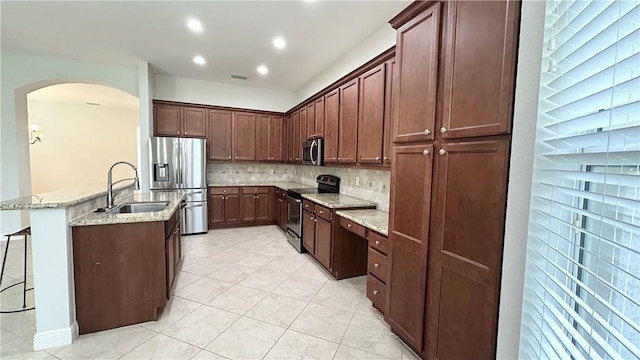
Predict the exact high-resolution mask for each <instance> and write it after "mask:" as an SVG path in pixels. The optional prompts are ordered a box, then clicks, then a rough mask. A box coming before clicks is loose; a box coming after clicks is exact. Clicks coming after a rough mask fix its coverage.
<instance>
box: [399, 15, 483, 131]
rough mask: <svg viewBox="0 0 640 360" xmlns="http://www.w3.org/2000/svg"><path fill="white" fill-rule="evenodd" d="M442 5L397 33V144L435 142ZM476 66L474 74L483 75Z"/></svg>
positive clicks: (403, 26)
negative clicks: (479, 73)
mask: <svg viewBox="0 0 640 360" xmlns="http://www.w3.org/2000/svg"><path fill="white" fill-rule="evenodd" d="M439 36H440V3H435V4H433V5H432V6H430V7H429V8H428V9H426V10H425V11H424V12H423V13H421V14H419V15H417V16H416V17H415V18H414V19H412V20H410V21H409V22H407V23H406V24H404V25H402V26H401V27H400V28H399V29H398V31H397V32H396V44H397V45H396V59H397V61H398V78H397V79H398V87H397V89H396V92H397V100H398V106H397V107H396V114H395V116H394V118H393V119H394V123H393V141H394V142H396V143H403V142H415V141H425V140H433V132H434V126H435V116H436V83H437V77H438V76H437V75H438V38H439ZM481 68H482V67H481V66H480V65H478V66H476V67H475V68H474V69H473V71H475V72H481V70H479V69H481Z"/></svg>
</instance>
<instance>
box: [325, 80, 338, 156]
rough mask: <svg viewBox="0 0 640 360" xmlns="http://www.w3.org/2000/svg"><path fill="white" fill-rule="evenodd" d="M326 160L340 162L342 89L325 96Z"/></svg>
mask: <svg viewBox="0 0 640 360" xmlns="http://www.w3.org/2000/svg"><path fill="white" fill-rule="evenodd" d="M324 109H325V110H324V162H326V163H336V162H338V123H339V122H338V119H339V116H340V89H335V90H333V91H332V92H330V93H328V94H327V95H325V97H324Z"/></svg>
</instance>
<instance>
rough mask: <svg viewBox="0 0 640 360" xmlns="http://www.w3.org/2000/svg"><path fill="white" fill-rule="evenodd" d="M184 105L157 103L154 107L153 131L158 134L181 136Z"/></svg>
mask: <svg viewBox="0 0 640 360" xmlns="http://www.w3.org/2000/svg"><path fill="white" fill-rule="evenodd" d="M181 124H182V107H181V106H178V105H165V104H156V105H155V106H154V107H153V130H154V131H153V133H154V134H155V135H156V136H180V134H181V133H180V128H181Z"/></svg>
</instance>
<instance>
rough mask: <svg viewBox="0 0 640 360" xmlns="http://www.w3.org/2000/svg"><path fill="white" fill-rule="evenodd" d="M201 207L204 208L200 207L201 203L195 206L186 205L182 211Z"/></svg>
mask: <svg viewBox="0 0 640 360" xmlns="http://www.w3.org/2000/svg"><path fill="white" fill-rule="evenodd" d="M202 206H204V205H202V203H200V204H195V205H187V206H185V207H184V209H188V208H194V207H202Z"/></svg>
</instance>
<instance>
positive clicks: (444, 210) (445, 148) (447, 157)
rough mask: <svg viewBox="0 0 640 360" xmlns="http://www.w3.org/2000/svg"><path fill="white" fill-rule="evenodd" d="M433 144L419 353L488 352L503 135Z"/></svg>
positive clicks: (497, 262)
mask: <svg viewBox="0 0 640 360" xmlns="http://www.w3.org/2000/svg"><path fill="white" fill-rule="evenodd" d="M437 149H438V150H437V154H436V155H434V157H435V172H434V174H435V177H434V179H435V180H434V197H433V202H434V206H433V207H432V208H433V214H432V221H431V223H432V227H431V237H430V241H429V255H428V263H429V269H428V274H429V278H428V282H429V286H428V289H427V291H428V295H427V297H428V306H427V314H429V315H430V316H432V318H431V319H427V320H426V321H425V329H426V333H425V341H426V346H425V349H426V355H427V358H437V359H464V358H466V359H470V358H475V359H493V358H495V346H496V333H497V321H498V300H499V296H500V291H499V290H500V277H501V270H502V249H503V243H504V236H503V234H504V218H505V211H506V210H505V208H506V196H507V175H508V162H509V140H495V141H479V142H468V143H445V144H442V145H441V146H439V147H438V148H437ZM392 184H393V182H392ZM396 211H397V208H396ZM397 216H398V215H396V217H397ZM460 344H465V346H460Z"/></svg>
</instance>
